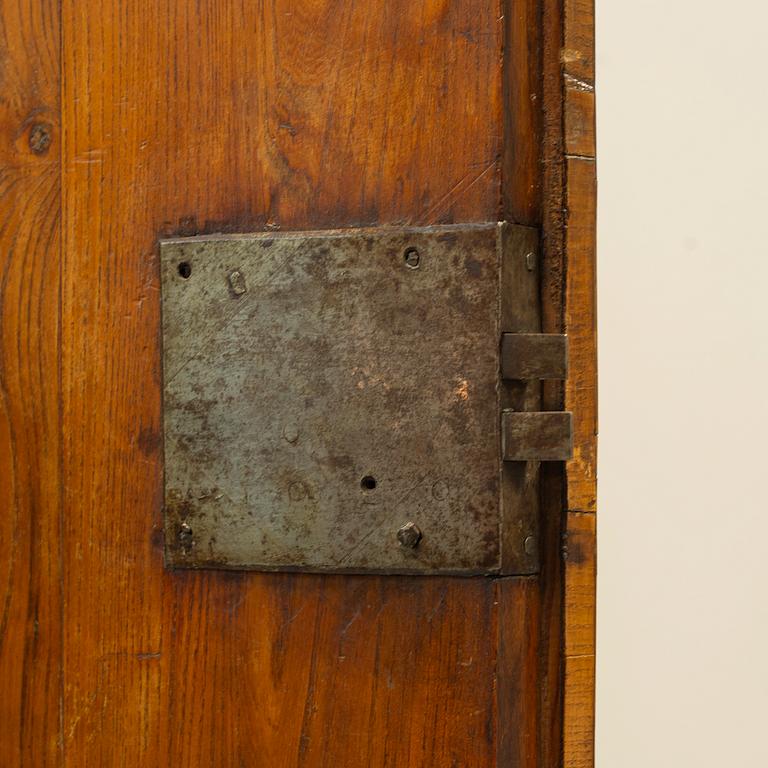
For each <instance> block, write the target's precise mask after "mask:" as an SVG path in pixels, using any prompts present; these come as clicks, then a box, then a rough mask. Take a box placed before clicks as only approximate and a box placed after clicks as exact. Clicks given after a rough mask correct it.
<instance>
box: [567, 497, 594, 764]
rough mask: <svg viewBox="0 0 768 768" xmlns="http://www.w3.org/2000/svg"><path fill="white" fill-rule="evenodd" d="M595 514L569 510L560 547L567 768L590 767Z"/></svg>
mask: <svg viewBox="0 0 768 768" xmlns="http://www.w3.org/2000/svg"><path fill="white" fill-rule="evenodd" d="M595 544H596V540H595V515H594V514H592V513H582V512H570V513H569V514H568V530H567V534H566V543H565V560H566V586H565V614H566V622H565V637H564V650H563V654H564V665H565V669H564V676H565V707H564V722H563V750H564V755H565V765H566V766H567V768H590V767H591V766H592V765H593V764H594V751H595V748H594V729H595V582H596V576H597V567H596V546H595Z"/></svg>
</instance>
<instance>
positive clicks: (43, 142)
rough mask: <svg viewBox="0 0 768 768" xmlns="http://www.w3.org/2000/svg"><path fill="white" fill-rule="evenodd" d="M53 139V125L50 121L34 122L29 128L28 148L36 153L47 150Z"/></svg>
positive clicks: (39, 153)
mask: <svg viewBox="0 0 768 768" xmlns="http://www.w3.org/2000/svg"><path fill="white" fill-rule="evenodd" d="M52 141H53V126H52V125H51V124H50V123H34V124H33V125H32V127H31V128H30V129H29V148H30V149H31V150H32V151H33V152H34V153H35V154H36V155H43V154H45V153H46V152H47V151H48V147H50V146H51V142H52Z"/></svg>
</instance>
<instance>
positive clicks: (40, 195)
mask: <svg viewBox="0 0 768 768" xmlns="http://www.w3.org/2000/svg"><path fill="white" fill-rule="evenodd" d="M59 87H60V76H59V13H58V5H57V4H56V3H47V2H44V0H27V1H26V2H20V3H15V2H14V3H11V2H2V3H0V764H2V765H3V766H9V767H10V766H16V765H22V764H23V765H30V766H44V765H49V764H55V762H56V760H57V754H58V734H59V696H58V690H59V683H60V673H61V663H60V662H61V637H60V633H61V616H60V609H61V601H60V586H61V582H60V579H61V557H60V542H59V536H58V531H59V509H60V505H59V492H60V477H61V475H60V473H59V462H60V458H61V454H60V441H59V435H60V423H59V418H60V416H59V377H58V372H57V369H58V339H59V312H58V304H59V265H60V236H59V234H60V233H59V226H60V200H61V197H60V176H59V146H60V127H59Z"/></svg>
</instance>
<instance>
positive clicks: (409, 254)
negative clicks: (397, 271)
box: [403, 248, 421, 269]
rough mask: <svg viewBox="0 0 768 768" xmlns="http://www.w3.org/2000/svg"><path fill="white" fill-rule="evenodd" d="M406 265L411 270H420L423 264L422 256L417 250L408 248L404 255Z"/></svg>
mask: <svg viewBox="0 0 768 768" xmlns="http://www.w3.org/2000/svg"><path fill="white" fill-rule="evenodd" d="M403 258H404V260H405V265H406V266H407V267H409V268H410V269H418V268H419V264H421V256H420V255H419V252H418V251H417V250H416V249H415V248H406V249H405V254H404V255H403Z"/></svg>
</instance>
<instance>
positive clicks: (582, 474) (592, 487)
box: [562, 0, 597, 768]
mask: <svg viewBox="0 0 768 768" xmlns="http://www.w3.org/2000/svg"><path fill="white" fill-rule="evenodd" d="M563 40H564V44H563V56H562V60H563V86H564V92H563V104H564V121H563V132H564V153H565V178H566V195H565V196H566V210H567V219H566V223H565V227H566V230H565V232H566V235H565V251H566V260H567V264H568V269H567V279H566V286H565V290H566V294H565V323H566V328H567V331H568V334H569V337H570V350H571V376H570V377H569V379H568V382H567V383H566V396H565V400H566V407H567V408H568V409H569V410H572V411H573V413H574V456H573V459H572V461H570V462H568V466H567V509H568V514H567V517H566V521H565V542H566V544H565V574H564V577H565V578H564V601H565V602H564V613H563V626H564V648H563V659H564V660H563V698H564V709H563V765H564V767H565V768H591V766H593V765H594V752H595V748H594V747H595V742H594V727H595V720H594V711H595V590H596V574H597V566H596V557H597V553H596V516H595V512H596V504H597V498H596V497H597V322H596V314H595V310H596V296H595V288H596V261H595V251H596V231H595V218H596V203H597V188H596V168H595V63H594V3H593V0H566V2H565V4H564V19H563Z"/></svg>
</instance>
